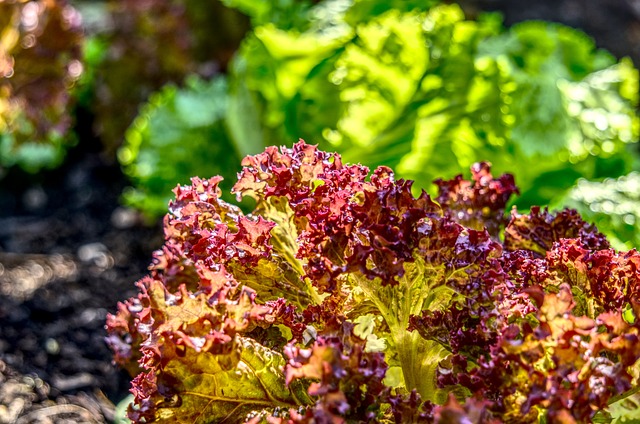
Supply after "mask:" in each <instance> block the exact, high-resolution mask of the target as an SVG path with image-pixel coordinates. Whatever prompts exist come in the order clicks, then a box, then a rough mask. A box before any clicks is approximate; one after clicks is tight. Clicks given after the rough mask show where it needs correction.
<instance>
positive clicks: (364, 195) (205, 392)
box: [107, 141, 640, 423]
mask: <svg viewBox="0 0 640 424" xmlns="http://www.w3.org/2000/svg"><path fill="white" fill-rule="evenodd" d="M242 165H243V169H242V171H241V172H240V173H239V174H238V181H237V182H236V184H235V185H234V187H233V192H234V193H235V194H236V195H237V196H238V198H242V197H250V198H252V199H254V200H255V204H256V206H255V209H254V211H253V212H252V213H250V214H244V213H242V211H241V210H240V209H239V208H237V207H236V206H233V205H231V204H229V203H227V202H225V201H223V200H221V198H220V196H221V190H220V188H219V184H220V182H221V178H220V177H213V178H210V179H201V178H193V179H192V180H191V185H186V186H178V187H177V188H176V189H175V190H174V193H175V196H176V198H175V200H174V201H172V202H171V203H170V205H169V213H168V214H167V215H166V217H165V220H164V228H165V244H164V245H163V247H162V248H161V249H160V250H158V251H157V252H155V254H154V259H153V263H152V265H151V267H150V273H149V275H148V276H146V277H144V278H143V279H142V280H140V281H138V283H137V286H138V288H139V290H140V292H139V294H138V295H137V296H136V297H134V298H131V299H129V300H127V301H125V302H123V303H121V304H119V306H118V312H117V313H116V314H114V315H110V316H109V317H108V321H107V328H108V331H109V336H108V339H107V341H108V343H109V345H110V346H111V348H112V349H113V351H114V357H115V360H116V362H117V363H119V364H121V365H123V366H124V367H126V368H127V369H128V370H129V371H130V372H131V373H132V374H133V375H135V378H134V379H133V382H132V387H131V391H132V393H133V394H134V396H135V401H134V405H133V406H132V407H131V408H130V411H129V416H130V418H131V419H132V420H133V421H134V422H151V421H156V422H181V423H187V422H188V423H193V422H223V421H224V422H245V421H249V422H254V423H257V422H271V423H285V422H286V423H295V422H300V423H302V422H307V423H311V422H316V423H317V422H332V423H343V422H398V423H399V422H440V423H463V422H464V423H466V422H482V423H493V422H565V423H572V422H586V421H590V420H592V419H594V417H595V415H596V414H598V417H597V418H598V419H600V420H604V421H605V422H607V421H612V420H614V419H619V418H621V417H625V416H632V415H631V414H633V413H635V412H634V411H632V410H629V409H628V407H627V405H629V404H631V405H635V404H636V401H637V399H635V397H634V396H635V391H637V389H638V381H637V376H638V371H639V370H638V367H637V366H636V362H637V360H638V359H639V358H640V340H639V337H640V335H639V332H640V322H639V321H638V319H637V316H638V314H639V313H640V303H638V295H639V294H640V293H639V291H640V284H639V283H638V281H639V279H638V277H639V275H638V272H639V271H638V269H640V268H639V265H640V254H638V253H637V252H636V251H630V252H617V251H615V250H613V249H611V248H610V246H609V243H608V241H607V240H606V238H605V237H604V236H603V235H602V234H601V233H599V232H598V231H597V229H596V228H595V227H594V226H592V225H589V224H587V223H585V222H584V221H583V220H582V219H581V218H580V216H579V215H578V214H577V213H576V212H575V211H573V210H564V211H561V212H558V213H555V214H554V213H550V212H548V211H547V210H543V209H540V208H538V207H534V208H532V209H531V211H530V213H528V214H518V213H517V212H512V214H511V217H510V218H507V217H506V216H505V207H506V205H507V202H508V201H509V199H510V197H511V196H512V195H513V194H514V193H517V191H518V189H517V187H516V186H515V183H514V179H513V177H512V176H511V175H503V176H501V177H499V178H494V177H493V176H492V175H491V173H490V166H489V165H488V164H487V163H478V164H475V165H473V167H472V168H471V172H472V176H473V178H472V180H470V181H468V180H465V179H463V178H462V177H460V176H458V177H456V178H454V179H452V180H438V181H437V182H436V184H437V185H438V187H439V194H438V196H437V197H435V198H434V199H432V198H431V197H430V196H429V195H427V194H426V193H425V192H424V191H423V192H422V193H421V194H419V195H418V196H417V197H415V196H414V195H413V194H412V190H411V188H412V187H411V186H412V182H411V181H407V180H402V179H396V178H395V177H394V174H393V172H392V170H391V169H390V168H388V167H378V168H377V169H375V170H374V171H373V172H372V173H370V172H369V169H368V168H366V167H364V166H362V165H347V164H344V163H343V162H342V159H341V157H340V156H339V155H337V154H332V153H325V152H323V151H321V150H319V149H317V148H316V147H315V146H312V145H308V144H306V143H304V142H303V141H300V142H298V143H297V144H295V145H294V146H293V147H291V148H284V147H283V148H281V149H277V148H275V147H269V148H267V149H266V150H265V151H264V152H263V153H260V154H258V155H255V156H248V157H246V158H245V159H244V160H243V161H242ZM625 402H626V403H625Z"/></svg>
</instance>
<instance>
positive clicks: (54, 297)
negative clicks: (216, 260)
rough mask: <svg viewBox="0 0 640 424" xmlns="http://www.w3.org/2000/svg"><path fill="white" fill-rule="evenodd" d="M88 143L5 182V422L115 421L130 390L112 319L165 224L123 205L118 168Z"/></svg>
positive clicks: (0, 250) (0, 302)
mask: <svg viewBox="0 0 640 424" xmlns="http://www.w3.org/2000/svg"><path fill="white" fill-rule="evenodd" d="M87 147H89V146H87V145H86V144H85V145H82V144H80V145H79V147H78V148H76V149H74V150H73V151H72V152H71V154H70V155H69V157H68V159H67V161H66V164H65V165H64V166H63V167H62V168H61V169H58V170H56V171H53V172H46V173H43V174H41V175H38V176H35V177H34V176H29V175H25V174H22V173H21V172H18V171H16V170H12V171H11V173H10V174H9V175H8V176H7V177H6V178H5V179H4V180H3V181H2V188H0V423H13V422H24V423H26V422H105V421H111V420H112V419H113V413H114V403H117V402H118V401H119V400H121V399H122V398H124V397H125V396H126V395H127V390H128V384H129V378H128V376H127V375H125V373H124V372H122V371H120V370H118V369H117V368H116V367H114V366H113V365H112V364H111V354H110V352H109V349H108V348H107V347H106V345H105V343H104V341H103V339H104V336H105V330H104V322H105V317H106V314H107V312H113V311H114V310H115V307H116V304H117V302H118V301H119V300H124V299H126V298H128V297H130V296H132V295H134V293H135V290H134V286H133V283H134V282H135V281H136V280H137V279H139V278H140V277H141V276H142V275H143V274H144V273H145V271H146V267H147V265H148V263H149V261H150V258H151V252H152V251H153V250H154V249H156V248H158V247H159V246H160V244H161V242H162V230H161V228H160V227H159V226H157V225H156V226H145V225H143V224H142V222H141V219H140V218H139V216H138V215H137V214H136V213H135V212H134V211H131V210H127V209H125V208H123V207H121V206H120V205H119V203H118V200H119V196H120V193H121V192H122V189H123V187H124V186H125V185H126V181H125V179H124V177H123V175H122V173H121V172H120V169H119V167H118V166H117V165H115V164H110V163H107V162H106V161H105V160H104V158H102V157H101V155H100V154H99V153H97V152H94V151H91V149H88V148H87Z"/></svg>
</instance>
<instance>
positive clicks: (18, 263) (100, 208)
mask: <svg viewBox="0 0 640 424" xmlns="http://www.w3.org/2000/svg"><path fill="white" fill-rule="evenodd" d="M463 3H464V5H465V9H466V10H467V13H469V14H470V15H472V16H473V14H475V13H477V11H478V10H481V9H482V10H503V11H504V12H505V18H506V22H507V23H508V24H512V23H514V22H517V21H519V20H523V19H534V18H536V19H547V20H553V21H558V22H563V23H566V24H569V25H572V26H575V27H580V28H583V29H585V30H586V31H587V32H588V33H590V34H591V35H592V36H595V37H596V38H597V42H598V45H599V46H600V47H605V48H608V49H610V50H611V51H613V52H614V53H615V54H616V55H617V56H624V55H631V56H632V57H633V59H634V61H635V63H636V66H637V65H638V64H640V20H639V16H640V0H589V1H585V0H553V1H550V0H544V1H542V0H540V1H537V2H531V1H529V0H464V1H463ZM587 3H588V7H587ZM80 124H82V125H81V127H82V128H80V140H81V142H80V144H79V145H78V147H76V148H74V149H73V150H72V151H71V152H70V153H69V156H68V158H67V160H66V162H65V165H63V167H61V168H60V169H58V170H55V171H50V172H45V173H41V174H39V175H36V176H33V175H28V174H24V173H22V172H20V171H18V170H11V172H10V173H9V174H8V175H7V176H6V177H5V178H4V179H3V180H2V181H1V182H0V424H7V423H31V422H37V423H62V422H67V423H77V422H88V423H98V422H110V421H112V420H113V417H114V410H115V409H114V408H115V407H114V404H115V403H118V402H119V401H120V400H121V399H123V398H124V397H125V396H126V395H127V390H128V385H129V377H128V376H127V375H126V374H125V373H124V372H123V371H120V370H118V369H117V368H116V367H114V366H113V365H112V364H111V354H110V352H109V350H108V348H107V347H106V345H105V343H104V341H103V339H104V336H105V330H104V321H105V317H106V314H107V313H108V312H113V311H115V308H116V304H117V302H118V301H120V300H124V299H126V298H128V297H130V296H132V295H134V294H135V289H134V285H133V283H134V282H135V281H136V280H137V279H139V278H140V277H141V276H142V275H144V274H145V272H146V268H147V265H148V263H149V261H150V258H151V252H152V251H153V250H154V249H156V248H158V247H159V246H160V244H161V242H162V231H161V228H160V226H159V225H154V226H145V225H143V223H142V222H141V219H140V217H139V216H138V215H137V214H136V213H135V212H134V211H131V210H128V209H125V208H123V207H121V206H120V205H119V197H120V193H121V192H122V189H123V188H124V187H125V186H126V184H127V183H126V179H125V178H124V176H123V175H122V173H121V171H120V169H119V167H118V166H117V165H116V164H115V163H113V162H111V161H109V160H107V159H105V158H104V157H103V156H102V155H101V154H100V153H99V150H100V147H99V143H98V142H96V141H95V140H94V139H93V138H92V135H91V133H90V131H88V130H86V129H84V130H83V128H84V127H86V128H90V125H89V124H88V123H87V122H80Z"/></svg>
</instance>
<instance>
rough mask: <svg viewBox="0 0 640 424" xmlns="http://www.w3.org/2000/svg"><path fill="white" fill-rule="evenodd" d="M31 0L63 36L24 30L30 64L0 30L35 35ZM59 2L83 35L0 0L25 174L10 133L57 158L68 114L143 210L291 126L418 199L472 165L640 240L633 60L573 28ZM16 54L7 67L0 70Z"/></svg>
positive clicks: (205, 5) (397, 13)
mask: <svg viewBox="0 0 640 424" xmlns="http://www.w3.org/2000/svg"><path fill="white" fill-rule="evenodd" d="M465 3H469V2H468V1H467V2H465ZM31 4H37V5H38V8H39V9H38V10H41V9H42V10H43V11H44V10H48V9H47V8H50V9H51V10H59V11H63V12H59V15H60V16H62V17H65V18H64V19H67V21H64V22H68V23H65V24H64V25H57V27H56V26H55V25H54V26H51V25H49V26H47V25H44V22H45V21H46V20H45V19H44V18H41V19H40V21H38V22H39V23H41V25H40V26H39V27H38V28H39V29H38V30H37V31H36V32H37V34H45V33H46V31H49V32H51V33H52V34H53V33H56V34H57V35H56V37H58V38H56V39H57V40H61V41H60V42H59V43H56V45H55V46H54V47H47V46H46V43H45V42H42V44H45V46H44V47H47V48H49V49H52V48H54V49H55V52H54V53H55V55H53V57H56V59H55V60H54V61H51V62H49V63H48V64H47V67H41V66H40V65H38V64H37V63H35V62H30V60H33V59H30V58H32V57H33V56H34V53H33V52H35V50H33V46H30V45H29V43H26V42H16V41H15V40H16V35H15V34H24V35H20V37H23V38H24V37H27V36H28V35H29V34H30V33H29V31H32V32H33V31H34V30H33V29H31V30H29V28H31V27H28V25H27V24H26V23H25V22H24V21H25V19H27V18H26V17H25V16H27V15H26V14H25V12H24V10H25V8H27V7H35V6H29V5H31ZM74 6H75V7H76V8H77V10H79V11H80V15H82V17H83V20H84V28H85V35H84V42H82V40H81V36H80V35H79V33H78V30H77V28H78V26H79V24H78V23H76V21H77V20H76V19H75V18H74V17H75V16H76V14H75V12H74V13H72V12H71V10H73V9H71V8H70V6H69V5H68V4H67V3H66V2H64V1H61V0H55V1H54V0H48V1H7V0H0V8H3V7H4V8H5V9H6V10H11V16H22V17H21V18H15V17H14V18H12V19H8V18H4V17H5V16H9V14H8V13H2V11H0V134H2V135H0V137H2V141H3V144H2V149H1V150H0V158H2V159H1V160H2V161H3V162H2V163H3V166H5V167H6V166H10V165H12V164H14V163H18V164H21V165H22V166H25V167H27V168H29V169H32V170H35V169H38V167H40V166H43V163H44V161H43V160H42V159H38V160H36V158H37V157H38V154H36V153H30V151H29V150H28V149H27V150H23V153H18V150H16V149H15V145H22V144H23V143H24V140H29V141H30V142H31V143H32V144H33V143H36V145H38V146H53V147H52V149H53V150H55V151H57V152H63V146H65V145H67V146H68V145H70V144H71V143H72V141H71V140H73V139H74V136H73V133H72V132H70V131H68V129H69V125H70V122H71V121H72V120H73V118H74V117H76V116H81V117H83V119H84V118H86V119H87V120H88V121H87V122H77V124H76V126H78V125H83V126H87V125H90V126H91V127H92V128H93V134H95V136H96V138H97V139H98V140H100V142H101V143H102V146H103V147H102V149H103V151H104V154H105V155H107V156H109V157H116V156H117V158H118V159H119V160H120V162H121V164H122V165H123V168H124V170H125V172H126V173H127V175H128V176H129V177H130V178H131V181H132V187H131V188H129V189H128V190H127V191H126V192H125V193H124V199H125V201H126V202H127V203H129V204H130V205H134V206H135V207H137V208H140V209H141V210H142V211H143V212H144V213H145V214H146V215H147V216H148V217H150V218H153V217H158V216H160V215H161V214H163V213H164V211H165V210H166V203H167V200H168V199H169V198H171V192H170V190H171V189H172V188H173V187H175V185H176V184H178V183H186V182H187V181H188V178H189V177H190V176H192V175H199V176H201V177H209V176H212V175H215V174H221V175H223V176H224V177H225V178H226V182H227V186H226V187H223V188H228V187H229V185H230V184H231V183H232V182H233V180H234V179H235V173H236V172H237V171H238V170H239V163H240V160H241V158H242V157H243V156H245V155H247V154H252V153H257V152H259V151H261V150H263V149H264V147H265V146H268V145H290V144H292V143H293V142H295V141H296V140H297V139H298V138H304V139H305V140H306V141H308V142H310V143H317V144H319V145H320V146H321V148H323V149H328V150H336V151H338V152H340V153H341V154H342V155H343V157H344V158H345V159H346V161H349V162H360V163H363V164H365V165H368V166H370V167H374V166H377V165H381V164H384V165H388V166H391V167H393V168H394V169H395V170H396V171H397V174H398V175H399V176H400V177H403V178H410V179H414V180H416V184H415V187H416V188H418V189H419V188H425V189H427V190H428V191H431V188H432V187H431V181H432V180H433V179H434V178H437V177H445V178H450V177H452V176H454V175H455V174H457V173H459V172H460V171H461V170H465V169H468V168H469V166H470V165H471V164H472V163H473V162H476V161H479V160H488V161H490V162H492V163H493V165H494V168H493V170H494V173H496V174H498V173H502V172H511V173H513V174H514V175H515V176H516V181H517V183H518V185H519V187H520V189H521V196H520V197H519V198H517V199H516V200H515V202H516V205H517V206H518V207H519V208H523V209H526V208H528V207H529V206H531V205H534V204H541V205H547V204H550V205H552V206H553V207H562V206H563V205H570V206H572V207H575V208H577V209H578V210H580V212H581V213H582V214H584V215H585V216H586V217H587V219H590V220H594V221H595V222H596V223H597V224H598V226H599V227H600V228H601V229H602V230H604V231H605V232H607V233H608V234H609V235H611V236H613V237H614V243H615V245H616V247H618V248H630V247H632V246H638V245H640V221H638V220H637V219H636V217H637V216H638V215H637V214H636V210H638V209H640V199H639V198H638V194H637V193H638V192H639V190H638V189H639V188H640V187H639V185H640V178H638V176H637V174H636V172H638V171H640V163H639V161H638V158H640V155H639V154H638V146H637V145H636V143H637V141H638V132H639V123H638V116H637V107H638V71H637V69H636V68H635V67H634V65H633V63H632V61H631V60H630V59H628V58H623V59H620V60H618V59H616V58H615V57H614V56H613V55H611V54H610V53H608V52H606V51H604V50H601V49H598V48H596V45H595V43H594V41H593V40H592V39H591V38H589V37H588V36H587V35H585V34H584V33H582V32H580V31H578V30H575V29H572V28H569V27H567V26H564V25H561V24H558V23H551V22H542V21H531V22H523V23H519V24H516V25H513V26H510V27H506V26H505V25H504V24H503V22H502V18H501V16H500V15H498V14H495V13H478V14H475V13H474V19H469V18H467V17H466V16H465V14H464V12H463V9H462V8H461V7H460V5H458V4H457V3H454V2H447V3H444V2H439V1H436V0H432V1H425V0H422V1H413V0H410V1H407V0H404V1H400V0H395V1H382V0H324V1H311V0H274V1H272V2H264V1H257V0H223V1H206V2H203V1H196V0H107V1H76V2H75V3H74ZM64 11H66V12H64ZM52 13H53V12H52ZM51 16H56V15H55V14H52V15H51ZM72 18H73V19H72ZM27 20H28V19H27ZM58 21H59V22H63V20H60V19H58ZM56 22H57V21H56ZM27 23H28V22H27ZM56 31H57V32H56ZM63 31H66V32H64V34H65V36H64V37H61V36H59V34H58V33H60V32H63ZM6 34H9V35H6ZM11 34H14V35H11ZM37 34H36V37H37V36H38V35H37ZM42 37H43V38H42V39H44V36H42ZM27 38H28V37H27ZM50 38H51V37H47V39H50ZM29 39H31V38H29ZM51 39H52V38H51ZM12 40H14V41H12ZM35 45H36V46H38V45H39V43H38V42H36V44H35ZM7 46H8V47H7ZM16 46H17V47H16ZM44 47H43V48H44ZM81 47H82V51H83V52H84V53H83V63H82V64H81V65H80V62H79V61H78V54H79V53H78V52H79V51H80V48H81ZM22 57H24V59H21V58H22ZM8 64H11V65H8ZM76 64H78V65H79V66H80V68H79V69H80V70H83V71H84V72H83V75H82V77H81V78H80V80H79V81H77V80H78V78H79V77H80V74H79V73H78V72H76V71H77V69H78V68H77V66H78V65H76ZM18 66H24V68H23V69H24V71H21V74H20V75H21V76H20V79H18V78H16V76H15V75H11V74H10V73H9V71H7V69H9V68H10V67H11V69H13V67H15V68H16V72H17V69H18ZM50 68H51V71H49V69H50ZM74 69H75V71H74ZM3 72H4V73H3ZM38 72H46V75H47V76H51V77H52V78H51V79H52V81H53V82H56V83H58V84H59V85H53V82H50V83H49V85H47V84H45V82H44V80H42V79H41V78H40V76H39V75H37V73H38ZM25 78H31V79H30V80H28V81H27V82H21V79H25ZM74 82H75V85H74ZM25 86H29V87H37V90H35V92H37V93H41V94H42V93H49V92H50V91H51V93H58V94H57V97H56V95H52V96H42V99H47V100H49V101H51V102H52V105H53V106H55V107H54V108H52V110H55V111H56V113H57V114H56V113H53V112H51V113H49V112H47V113H46V114H45V113H44V112H43V111H45V110H47V109H46V108H42V107H39V106H38V105H39V103H38V101H40V102H42V99H41V98H33V99H32V98H30V97H28V96H27V95H26V94H21V93H24V92H25V90H24V89H21V88H20V87H25ZM56 90H58V91H56ZM21 96H22V97H21ZM20 99H27V100H20ZM55 99H64V102H61V100H55ZM74 101H75V102H77V106H76V107H75V108H74V107H73V102H74ZM6 105H12V106H11V107H8V106H6ZM10 109H11V110H13V111H12V112H10V114H8V112H5V110H10ZM32 110H37V111H40V112H39V113H40V115H39V116H38V115H34V114H33V111H32ZM78 110H81V111H84V112H83V113H82V114H79V113H78ZM17 116H22V117H26V118H16V117H17ZM3 117H4V120H3ZM87 117H88V118H87ZM25 119H30V121H28V122H31V124H30V125H31V126H29V125H25V124H24V122H25ZM3 122H4V126H2V124H3ZM62 123H64V125H62ZM43 128H44V130H43ZM53 128H55V131H54V132H52V129H53ZM5 140H10V141H9V142H7V141H5ZM56 140H57V141H56ZM61 140H62V141H61ZM80 142H84V140H80ZM24 152H26V153H24ZM116 152H117V155H116ZM21 154H22V155H23V156H25V155H26V157H27V159H26V160H19V159H18V158H19V157H21V156H20V155H21ZM58 157H59V158H60V157H62V154H61V153H58ZM30 161H31V162H30ZM55 163H59V159H57V160H52V161H51V163H50V164H55ZM227 196H228V194H227Z"/></svg>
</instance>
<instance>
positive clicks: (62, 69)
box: [0, 0, 83, 171]
mask: <svg viewBox="0 0 640 424" xmlns="http://www.w3.org/2000/svg"><path fill="white" fill-rule="evenodd" d="M82 41H83V35H82V28H81V20H80V15H79V14H78V12H77V11H76V10H75V9H73V8H72V7H71V6H70V5H69V3H68V2H67V1H66V0H55V1H54V0H52V1H46V2H43V1H26V0H21V1H8V0H2V1H0V164H1V165H3V166H11V165H14V164H19V165H21V166H22V167H24V168H25V169H27V170H30V171H36V170H38V169H39V168H41V167H44V166H54V165H57V164H59V163H60V161H61V160H62V158H63V156H64V149H65V147H67V146H68V145H69V144H70V141H72V140H73V138H72V137H70V136H69V129H70V127H71V125H72V123H73V119H72V115H71V108H72V106H73V96H72V95H71V92H72V87H73V86H74V84H75V83H76V82H77V81H78V79H79V78H80V76H81V74H82V70H83V65H82V63H81V54H82Z"/></svg>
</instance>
